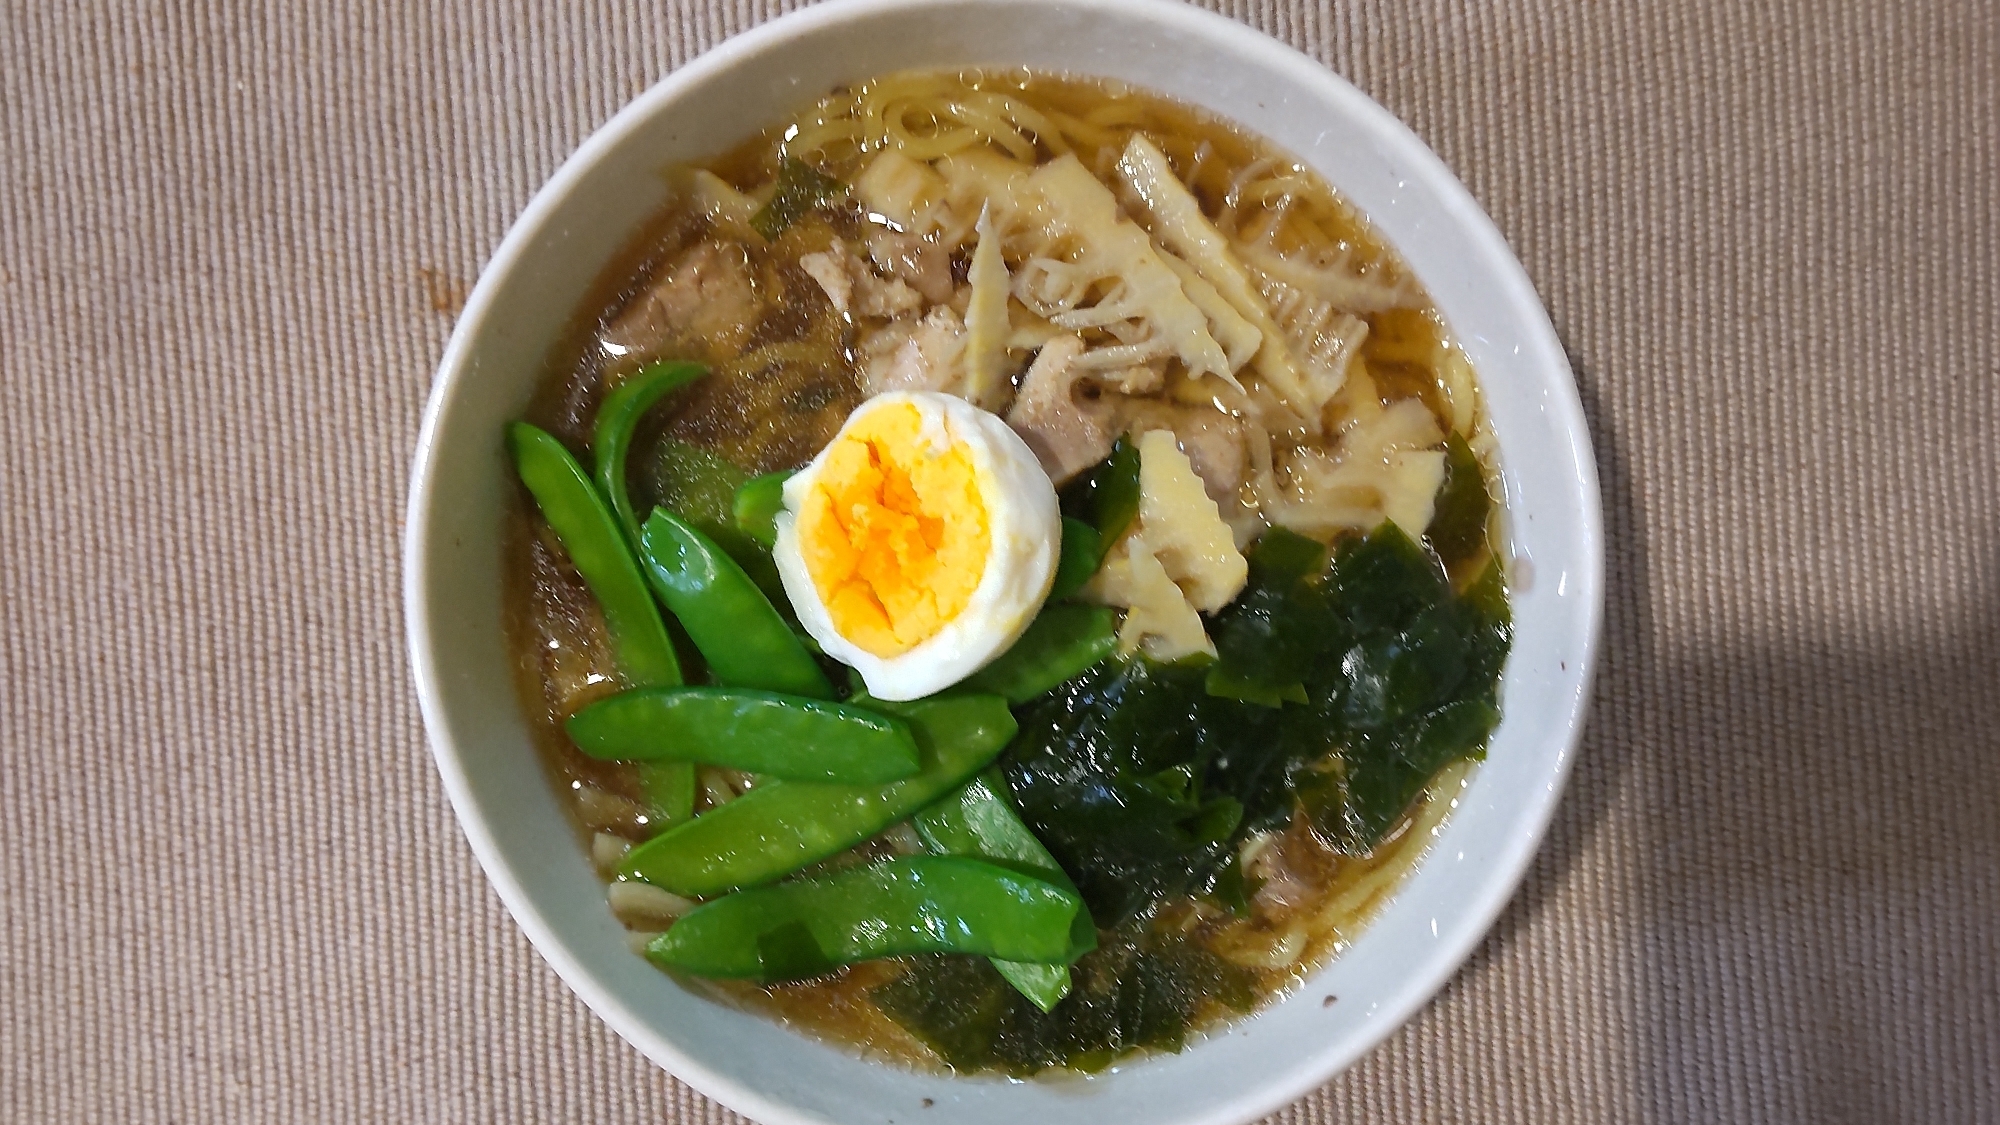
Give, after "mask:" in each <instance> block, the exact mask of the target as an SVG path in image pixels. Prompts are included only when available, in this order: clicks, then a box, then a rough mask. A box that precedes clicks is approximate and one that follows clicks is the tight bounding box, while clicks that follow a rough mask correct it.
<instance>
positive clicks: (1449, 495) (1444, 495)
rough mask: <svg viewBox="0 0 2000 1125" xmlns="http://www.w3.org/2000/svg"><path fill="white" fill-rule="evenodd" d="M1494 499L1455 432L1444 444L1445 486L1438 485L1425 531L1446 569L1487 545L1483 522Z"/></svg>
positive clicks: (1481, 471)
mask: <svg viewBox="0 0 2000 1125" xmlns="http://www.w3.org/2000/svg"><path fill="white" fill-rule="evenodd" d="M1492 511H1493V497H1492V496H1491V495H1489V494H1488V493H1487V491H1486V472H1485V470H1484V469H1482V468H1480V466H1479V458H1478V457H1477V456H1475V455H1474V454H1473V452H1472V447H1471V446H1470V445H1467V444H1466V442H1465V438H1463V437H1461V436H1460V435H1458V434H1456V433H1454V434H1452V435H1451V436H1449V437H1447V438H1445V441H1444V483H1443V484H1441V485H1439V486H1438V491H1437V500H1436V503H1435V504H1434V505H1433V507H1432V515H1431V525H1430V527H1428V528H1426V529H1425V530H1424V538H1426V539H1428V540H1430V545H1431V549H1432V550H1434V551H1436V552H1437V553H1438V557H1439V558H1440V559H1443V560H1444V563H1445V565H1446V566H1448V567H1455V566H1457V565H1458V564H1459V563H1461V562H1464V561H1466V560H1468V559H1471V558H1473V557H1474V556H1476V555H1477V554H1478V553H1479V552H1480V550H1481V549H1482V548H1484V547H1485V546H1486V521H1487V519H1488V517H1489V516H1490V515H1491V513H1492Z"/></svg>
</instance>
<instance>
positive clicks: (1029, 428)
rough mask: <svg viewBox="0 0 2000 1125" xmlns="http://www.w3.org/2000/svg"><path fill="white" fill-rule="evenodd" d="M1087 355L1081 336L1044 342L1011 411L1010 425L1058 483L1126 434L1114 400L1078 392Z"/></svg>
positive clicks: (1103, 455) (1096, 459)
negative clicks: (1079, 359) (1081, 360)
mask: <svg viewBox="0 0 2000 1125" xmlns="http://www.w3.org/2000/svg"><path fill="white" fill-rule="evenodd" d="M1082 354H1083V340H1082V338H1081V337H1078V336H1073V335H1064V336H1057V337H1056V338H1054V339H1052V340H1050V341H1049V342H1048V343H1047V344H1044V345H1042V350H1041V351H1040V352H1038V353H1037V354H1036V355H1035V362H1033V363H1031V364H1029V365H1028V373H1027V374H1026V375H1023V376H1022V377H1021V389H1020V391H1019V392H1018V393H1017V394H1016V395H1015V396H1014V405H1013V406H1012V407H1011V408H1009V409H1008V411H1007V425H1009V426H1011V427H1012V428H1013V430H1014V432H1015V433H1017V434H1020V435H1021V440H1023V441H1025V442H1027V443H1028V448H1029V449H1032V450H1034V451H1035V459H1036V460H1038V461H1040V462H1041V463H1042V471H1044V472H1046V473H1048V474H1049V479H1050V480H1051V481H1054V482H1055V484H1056V486H1057V487H1058V488H1060V487H1061V486H1062V484H1063V482H1065V481H1067V480H1069V479H1070V478H1071V477H1073V476H1075V475H1076V474H1078V473H1080V472H1082V471H1083V470H1085V469H1088V468H1090V467H1091V466H1092V465H1095V464H1097V463H1098V462H1099V461H1102V460H1104V459H1105V458H1106V457H1109V456H1110V455H1111V446H1112V443H1113V442H1115V441H1117V440H1118V434H1119V433H1120V430H1119V429H1118V427H1117V426H1116V424H1115V422H1114V420H1113V418H1112V416H1111V415H1112V412H1111V409H1110V407H1109V406H1108V404H1106V403H1105V402H1104V401H1103V400H1096V401H1092V400H1088V399H1085V398H1082V397H1080V396H1079V395H1078V394H1077V390H1078V383H1079V382H1080V381H1081V380H1082V379H1083V378H1084V377H1085V375H1086V374H1087V373H1086V372H1084V371H1082V370H1080V369H1079V368H1078V366H1077V363H1076V357H1077V356H1079V355H1082Z"/></svg>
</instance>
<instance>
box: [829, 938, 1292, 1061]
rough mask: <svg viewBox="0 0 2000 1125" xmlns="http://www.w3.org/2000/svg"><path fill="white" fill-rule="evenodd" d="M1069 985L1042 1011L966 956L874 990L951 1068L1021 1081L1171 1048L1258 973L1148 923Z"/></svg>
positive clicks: (1250, 1000) (886, 1009) (1236, 1000)
mask: <svg viewBox="0 0 2000 1125" xmlns="http://www.w3.org/2000/svg"><path fill="white" fill-rule="evenodd" d="M1073 973H1074V975H1075V977H1076V986H1075V988H1074V989H1073V990H1072V991H1071V992H1070V994H1069V995H1068V996H1067V997H1065V998H1064V999H1063V1000H1062V1002H1060V1003H1058V1004H1057V1005H1056V1006H1055V1007H1054V1008H1052V1009H1050V1010H1049V1011H1047V1012H1043V1011H1041V1010H1039V1009H1037V1008H1036V1007H1035V1006H1034V1005H1033V1004H1032V1003H1030V1002H1029V1001H1028V1000H1027V999H1026V998H1024V997H1021V996H1020V995H1019V994H1017V993H1015V992H1014V991H1013V990H1012V989H1010V988H1008V987H1007V984H1006V982H1005V981H1004V980H1002V979H1001V977H1000V974H999V973H997V972H995V971H994V970H993V968H992V967H991V966H989V965H987V964H985V963H984V962H981V961H977V960H974V959H972V958H968V957H935V958H922V959H916V960H913V961H912V962H911V964H910V967H909V968H908V969H907V970H906V971H905V972H904V973H903V975H902V976H900V977H898V978H896V979H895V980H892V981H890V982H888V983H887V984H884V985H880V986H877V987H876V988H875V989H873V990H872V991H871V992H870V994H869V996H870V999H872V1000H873V1001H874V1003H875V1006H876V1007H877V1008H878V1009H879V1010H880V1011H882V1012H883V1014H885V1015H887V1016H888V1017H889V1018H890V1019H892V1020H894V1021H896V1023H898V1024H899V1025H901V1026H902V1027H903V1028H904V1029H906V1030H907V1031H909V1032H910V1033H911V1034H912V1035H914V1036H916V1038H917V1039H918V1040H919V1041H921V1042H923V1043H924V1044H925V1045H926V1046H928V1047H930V1048H931V1050H933V1051H935V1052H936V1053H937V1055H938V1057H939V1058H941V1059H943V1060H944V1061H945V1062H946V1063H947V1064H948V1065H950V1066H951V1067H953V1068H954V1069H956V1070H960V1071H965V1072H975V1073H976V1072H979V1071H1000V1072H1003V1073H1006V1074H1009V1075H1012V1076H1014V1077H1023V1078H1024V1077H1028V1076H1030V1075H1033V1074H1035V1073H1037V1072H1039V1071H1042V1070H1045V1069H1048V1068H1050V1067H1067V1068H1069V1069H1072V1070H1081V1071H1086V1072H1088V1071H1096V1070H1102V1069H1103V1068H1104V1067H1106V1066H1108V1065H1110V1064H1111V1063H1113V1062H1115V1061H1117V1060H1118V1059H1119V1058H1121V1057H1124V1056H1127V1055H1130V1054H1132V1053H1133V1052H1135V1051H1139V1050H1157V1051H1177V1050H1179V1049H1180V1048H1181V1046H1182V1045H1183V1044H1184V1043H1185V1042H1186V1040H1187V1035H1188V1033H1189V1031H1191V1030H1192V1029H1193V1027H1194V1026H1195V1023H1196V1021H1197V1019H1198V1018H1200V1017H1201V1016H1202V1015H1203V1011H1204V1007H1205V1006H1207V1005H1211V1004H1213V1005H1219V1006H1221V1007H1225V1008H1229V1009H1232V1010H1235V1011H1248V1010H1249V1009H1250V1008H1251V1007H1252V1006H1253V1005H1254V1004H1255V1001H1256V993H1255V979H1254V977H1253V976H1252V974H1251V973H1250V972H1249V971H1248V970H1245V969H1240V968H1237V967H1236V966H1233V965H1230V964H1228V963H1227V962H1225V961H1223V960H1221V959H1220V958H1218V957H1216V956H1215V955H1214V954H1212V953H1209V952H1208V951H1207V950H1205V949H1203V948H1201V947H1200V946H1199V945H1197V944H1195V942H1194V941H1193V940H1192V939H1189V938H1186V937H1183V936H1180V935H1174V934H1162V933H1158V932H1155V931H1153V930H1152V929H1151V928H1149V926H1148V924H1147V921H1146V920H1140V921H1138V922H1135V923H1134V924H1132V925H1128V926H1125V927H1121V928H1120V929H1119V930H1117V931H1115V932H1113V933H1110V934H1106V935H1105V936H1104V939H1103V941H1102V942H1101V944H1100V945H1099V947H1098V948H1097V949H1096V950H1094V951H1092V952H1091V953H1089V954H1086V955H1085V956H1084V957H1083V958H1082V959H1081V960H1079V961H1078V962H1077V963H1076V965H1075V966H1074V968H1073Z"/></svg>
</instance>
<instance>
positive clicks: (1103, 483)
mask: <svg viewBox="0 0 2000 1125" xmlns="http://www.w3.org/2000/svg"><path fill="white" fill-rule="evenodd" d="M1062 502H1063V514H1064V515H1066V516H1070V517H1071V518H1074V519H1078V520H1082V521H1083V522H1085V523H1088V524H1090V525H1091V526H1092V527H1094V528H1096V529H1097V537H1098V542H1099V544H1100V545H1101V546H1102V548H1103V549H1105V550H1109V549H1110V547H1111V545H1112V544H1114V543H1116V542H1118V539H1119V537H1120V536H1122V535H1124V534H1125V530H1126V529H1127V528H1129V527H1131V526H1132V521H1133V520H1135V519H1138V518H1139V447H1138V446H1136V445H1133V444H1132V442H1131V440H1130V439H1129V438H1122V437H1121V438H1119V439H1118V443H1117V444H1116V445H1113V446H1112V447H1111V456H1109V457H1106V458H1105V459H1104V460H1102V461H1099V462H1098V463H1097V465H1096V466H1095V467H1094V468H1092V469H1091V470H1090V471H1089V472H1087V473H1085V474H1083V475H1082V476H1080V477H1078V478H1077V479H1076V480H1074V481H1072V482H1070V484H1069V486H1068V487H1066V488H1064V489H1063V491H1062ZM1091 569H1092V570H1095V569H1097V568H1096V567H1092V568H1091Z"/></svg>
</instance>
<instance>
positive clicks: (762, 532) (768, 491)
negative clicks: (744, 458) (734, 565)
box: [730, 471, 792, 549]
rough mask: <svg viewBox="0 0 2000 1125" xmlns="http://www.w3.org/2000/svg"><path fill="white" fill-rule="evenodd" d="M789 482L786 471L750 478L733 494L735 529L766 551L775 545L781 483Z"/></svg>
mask: <svg viewBox="0 0 2000 1125" xmlns="http://www.w3.org/2000/svg"><path fill="white" fill-rule="evenodd" d="M790 479H792V474H791V473H790V472H789V471H787V472H782V473H765V474H764V475H763V476H761V477H751V478H750V479H749V480H747V481H745V482H743V486H742V487H741V488H738V489H737V490H736V498H735V499H734V500H733V501H732V502H731V504H730V510H731V515H732V516H734V517H735V520H736V529H737V530H738V531H741V532H742V533H743V534H745V535H747V536H749V537H750V538H751V539H752V540H754V541H756V542H758V543H761V544H763V545H764V547H765V548H766V549H769V548H770V547H772V546H775V545H776V544H777V542H778V513H779V512H781V511H783V510H784V507H785V482H786V481H788V480H790Z"/></svg>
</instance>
